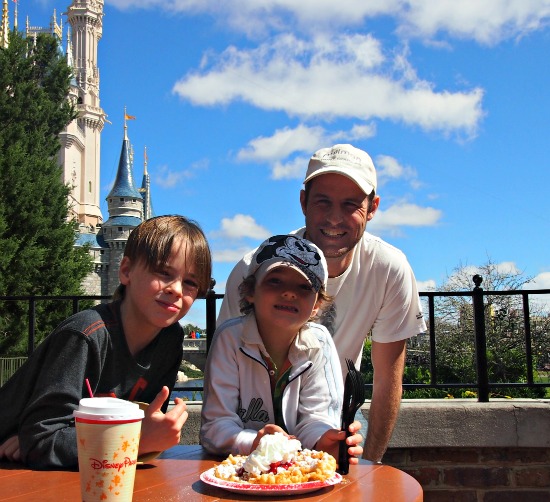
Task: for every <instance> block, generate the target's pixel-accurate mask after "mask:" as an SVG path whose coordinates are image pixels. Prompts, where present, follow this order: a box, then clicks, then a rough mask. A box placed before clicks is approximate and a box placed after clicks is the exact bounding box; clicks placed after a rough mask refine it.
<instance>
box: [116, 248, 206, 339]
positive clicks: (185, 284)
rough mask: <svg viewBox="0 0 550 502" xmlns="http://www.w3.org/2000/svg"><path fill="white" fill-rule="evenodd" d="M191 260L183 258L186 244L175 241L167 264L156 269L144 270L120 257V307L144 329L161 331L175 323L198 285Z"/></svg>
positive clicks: (191, 301) (195, 296)
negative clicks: (121, 300)
mask: <svg viewBox="0 0 550 502" xmlns="http://www.w3.org/2000/svg"><path fill="white" fill-rule="evenodd" d="M194 268H195V267H194V263H193V260H189V259H188V257H187V256H186V243H185V242H179V243H178V242H176V243H175V244H174V246H173V249H172V253H171V254H170V257H169V259H168V261H167V262H166V263H165V264H164V266H163V267H161V268H159V269H158V270H154V271H151V270H148V269H147V268H146V267H145V263H144V262H143V261H142V260H140V261H138V262H137V263H131V261H130V259H129V258H127V257H124V258H123V259H122V262H121V264H120V271H119V278H120V282H121V284H124V285H125V286H126V291H125V295H124V300H123V302H124V304H125V305H124V306H125V308H127V309H128V310H130V309H131V314H132V315H133V316H134V318H137V319H138V320H139V321H140V322H141V323H143V326H144V328H146V327H154V328H157V329H159V328H164V327H166V326H170V325H171V324H174V323H175V322H177V321H179V320H180V319H181V318H182V317H183V316H184V315H185V314H187V312H188V311H189V309H190V308H191V305H193V302H194V301H195V299H196V298H197V294H198V283H197V279H196V274H195V270H194Z"/></svg>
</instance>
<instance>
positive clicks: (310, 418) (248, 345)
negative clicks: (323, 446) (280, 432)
mask: <svg viewBox="0 0 550 502" xmlns="http://www.w3.org/2000/svg"><path fill="white" fill-rule="evenodd" d="M262 353H263V354H265V355H267V352H266V349H265V347H264V344H263V342H262V339H261V337H260V334H259V333H258V327H257V324H256V318H255V316H254V313H251V314H248V315H246V316H243V317H237V318H234V319H229V320H227V321H226V322H224V323H223V324H222V325H221V326H219V327H218V329H217V330H216V333H215V334H214V338H213V340H212V344H211V347H210V350H209V353H208V357H207V361H206V368H205V380H204V395H203V406H202V415H201V430H200V439H201V444H202V446H203V447H204V448H205V449H207V450H208V451H209V452H211V453H214V454H218V455H228V454H229V453H233V454H241V455H248V454H249V453H250V450H251V447H252V443H253V441H254V439H255V438H256V433H257V431H259V430H260V429H262V428H263V427H264V426H265V425H266V424H273V423H275V415H274V410H273V402H272V398H271V387H270V380H269V374H268V368H267V366H266V364H265V362H264V360H263V359H262V356H261V354H262ZM288 357H289V361H290V363H291V364H292V369H291V373H290V377H289V383H288V385H287V387H286V389H285V390H284V393H283V404H282V408H283V417H284V420H285V425H286V429H287V431H288V433H289V434H292V435H294V436H296V437H297V438H298V439H299V440H300V441H301V443H302V447H303V448H310V449H312V448H314V447H315V444H316V443H317V441H318V440H319V438H320V437H321V436H322V434H323V433H324V432H325V431H327V430H328V429H333V428H336V429H338V428H340V412H341V408H342V398H343V394H344V386H343V382H342V370H341V367H340V361H339V358H338V354H337V352H336V347H335V346H334V342H333V341H332V338H331V336H330V334H329V332H328V331H327V329H326V328H325V327H324V326H321V325H320V324H316V323H308V324H306V325H305V326H304V328H302V330H301V331H300V333H299V334H298V335H297V336H296V338H295V339H294V343H293V345H292V346H291V347H290V350H289V355H288Z"/></svg>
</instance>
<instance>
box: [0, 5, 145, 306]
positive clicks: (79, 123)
mask: <svg viewBox="0 0 550 502" xmlns="http://www.w3.org/2000/svg"><path fill="white" fill-rule="evenodd" d="M66 16H67V21H68V23H69V27H68V29H67V44H66V57H67V63H68V65H69V66H70V67H71V68H72V69H73V78H72V80H71V85H70V91H69V99H70V100H71V101H72V102H73V103H74V105H75V107H76V109H77V111H78V118H77V119H75V120H74V121H73V122H71V123H70V124H69V125H68V126H67V127H66V129H65V130H64V131H63V132H62V133H61V135H60V141H61V149H60V151H59V163H60V165H61V166H62V171H63V175H62V177H63V182H64V183H65V184H67V185H68V186H69V187H70V189H71V191H70V194H69V206H70V215H69V217H70V218H71V219H73V220H75V221H77V222H78V225H79V227H78V228H79V232H78V235H77V237H76V242H75V245H77V246H82V245H84V244H89V245H90V252H91V254H92V256H93V262H94V269H93V271H92V272H91V273H90V274H89V275H88V277H87V278H86V280H85V281H84V284H83V287H84V290H85V292H86V294H89V295H111V294H112V293H113V292H114V290H115V288H116V287H117V286H118V269H119V265H120V260H121V259H122V256H123V254H124V247H125V245H126V241H127V240H128V236H129V234H130V232H131V231H132V229H133V228H134V227H136V226H137V225H139V224H140V223H141V222H142V221H143V220H146V219H148V218H150V217H152V216H153V215H154V214H153V209H152V204H151V194H150V181H149V174H148V172H147V152H146V151H145V155H144V157H145V162H144V174H143V180H142V184H141V187H140V188H136V185H135V183H134V177H133V174H132V169H133V151H132V147H131V145H130V141H129V139H128V126H127V120H131V119H133V118H134V117H132V116H129V115H127V114H126V110H124V137H123V141H122V150H121V153H120V160H119V164H118V171H117V175H116V179H115V182H114V184H113V187H112V189H111V191H110V192H109V195H108V196H107V198H106V200H107V210H108V213H109V218H108V219H107V221H105V222H104V221H103V216H102V214H101V209H100V202H99V194H100V187H101V184H100V146H101V132H102V130H103V126H104V125H105V121H106V118H105V117H106V114H105V112H104V111H103V110H102V108H101V105H100V98H99V95H100V92H99V87H100V85H99V84H100V82H99V69H98V61H97V47H98V43H99V40H100V39H101V36H102V28H103V22H102V18H103V0H72V3H71V5H70V6H69V7H68V9H67V12H66ZM13 27H14V30H16V29H17V3H16V4H15V12H14V22H13ZM9 29H10V28H9V20H8V0H3V9H2V24H1V25H0V45H1V46H2V47H7V45H8V32H9ZM39 33H50V34H52V35H54V36H55V37H57V39H58V40H59V42H60V46H61V44H62V39H63V24H62V21H60V23H58V22H57V15H56V12H55V11H54V14H53V16H52V20H51V22H50V26H49V27H48V28H42V27H34V26H31V25H30V24H29V20H28V18H27V22H26V36H27V38H30V37H36V36H37V35H38V34H39Z"/></svg>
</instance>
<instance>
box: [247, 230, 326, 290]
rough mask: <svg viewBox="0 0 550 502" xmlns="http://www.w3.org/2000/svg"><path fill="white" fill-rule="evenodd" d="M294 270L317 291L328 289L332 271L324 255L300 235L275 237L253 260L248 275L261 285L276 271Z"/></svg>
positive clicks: (259, 250) (259, 249)
mask: <svg viewBox="0 0 550 502" xmlns="http://www.w3.org/2000/svg"><path fill="white" fill-rule="evenodd" d="M285 266H286V267H291V268H293V269H295V270H297V271H298V272H299V273H300V274H302V276H304V277H305V278H306V279H307V280H308V281H309V283H310V284H311V287H312V288H313V289H314V291H316V292H318V291H319V290H320V289H321V286H324V287H325V288H326V286H327V280H328V267H327V262H326V260H325V257H324V255H323V252H322V251H321V250H320V249H319V248H318V247H317V246H316V245H315V244H313V242H310V241H308V240H306V239H304V238H302V237H300V236H298V235H274V236H273V237H270V238H269V239H266V240H265V241H264V242H262V244H260V246H259V247H258V249H257V250H256V252H255V253H254V256H253V257H252V261H251V262H250V265H249V267H248V274H249V275H252V274H254V275H255V276H256V280H257V281H258V282H261V280H262V279H263V278H264V277H265V275H266V274H267V273H268V272H269V271H270V270H273V269H274V268H278V267H285Z"/></svg>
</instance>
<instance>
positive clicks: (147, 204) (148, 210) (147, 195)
mask: <svg viewBox="0 0 550 502" xmlns="http://www.w3.org/2000/svg"><path fill="white" fill-rule="evenodd" d="M143 158H144V160H143V179H142V180H141V188H140V189H139V191H140V193H141V196H142V197H143V220H148V219H149V218H152V217H153V216H155V213H154V211H153V204H152V202H151V180H150V178H149V173H148V172H147V161H148V159H147V147H145V148H144V150H143Z"/></svg>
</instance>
